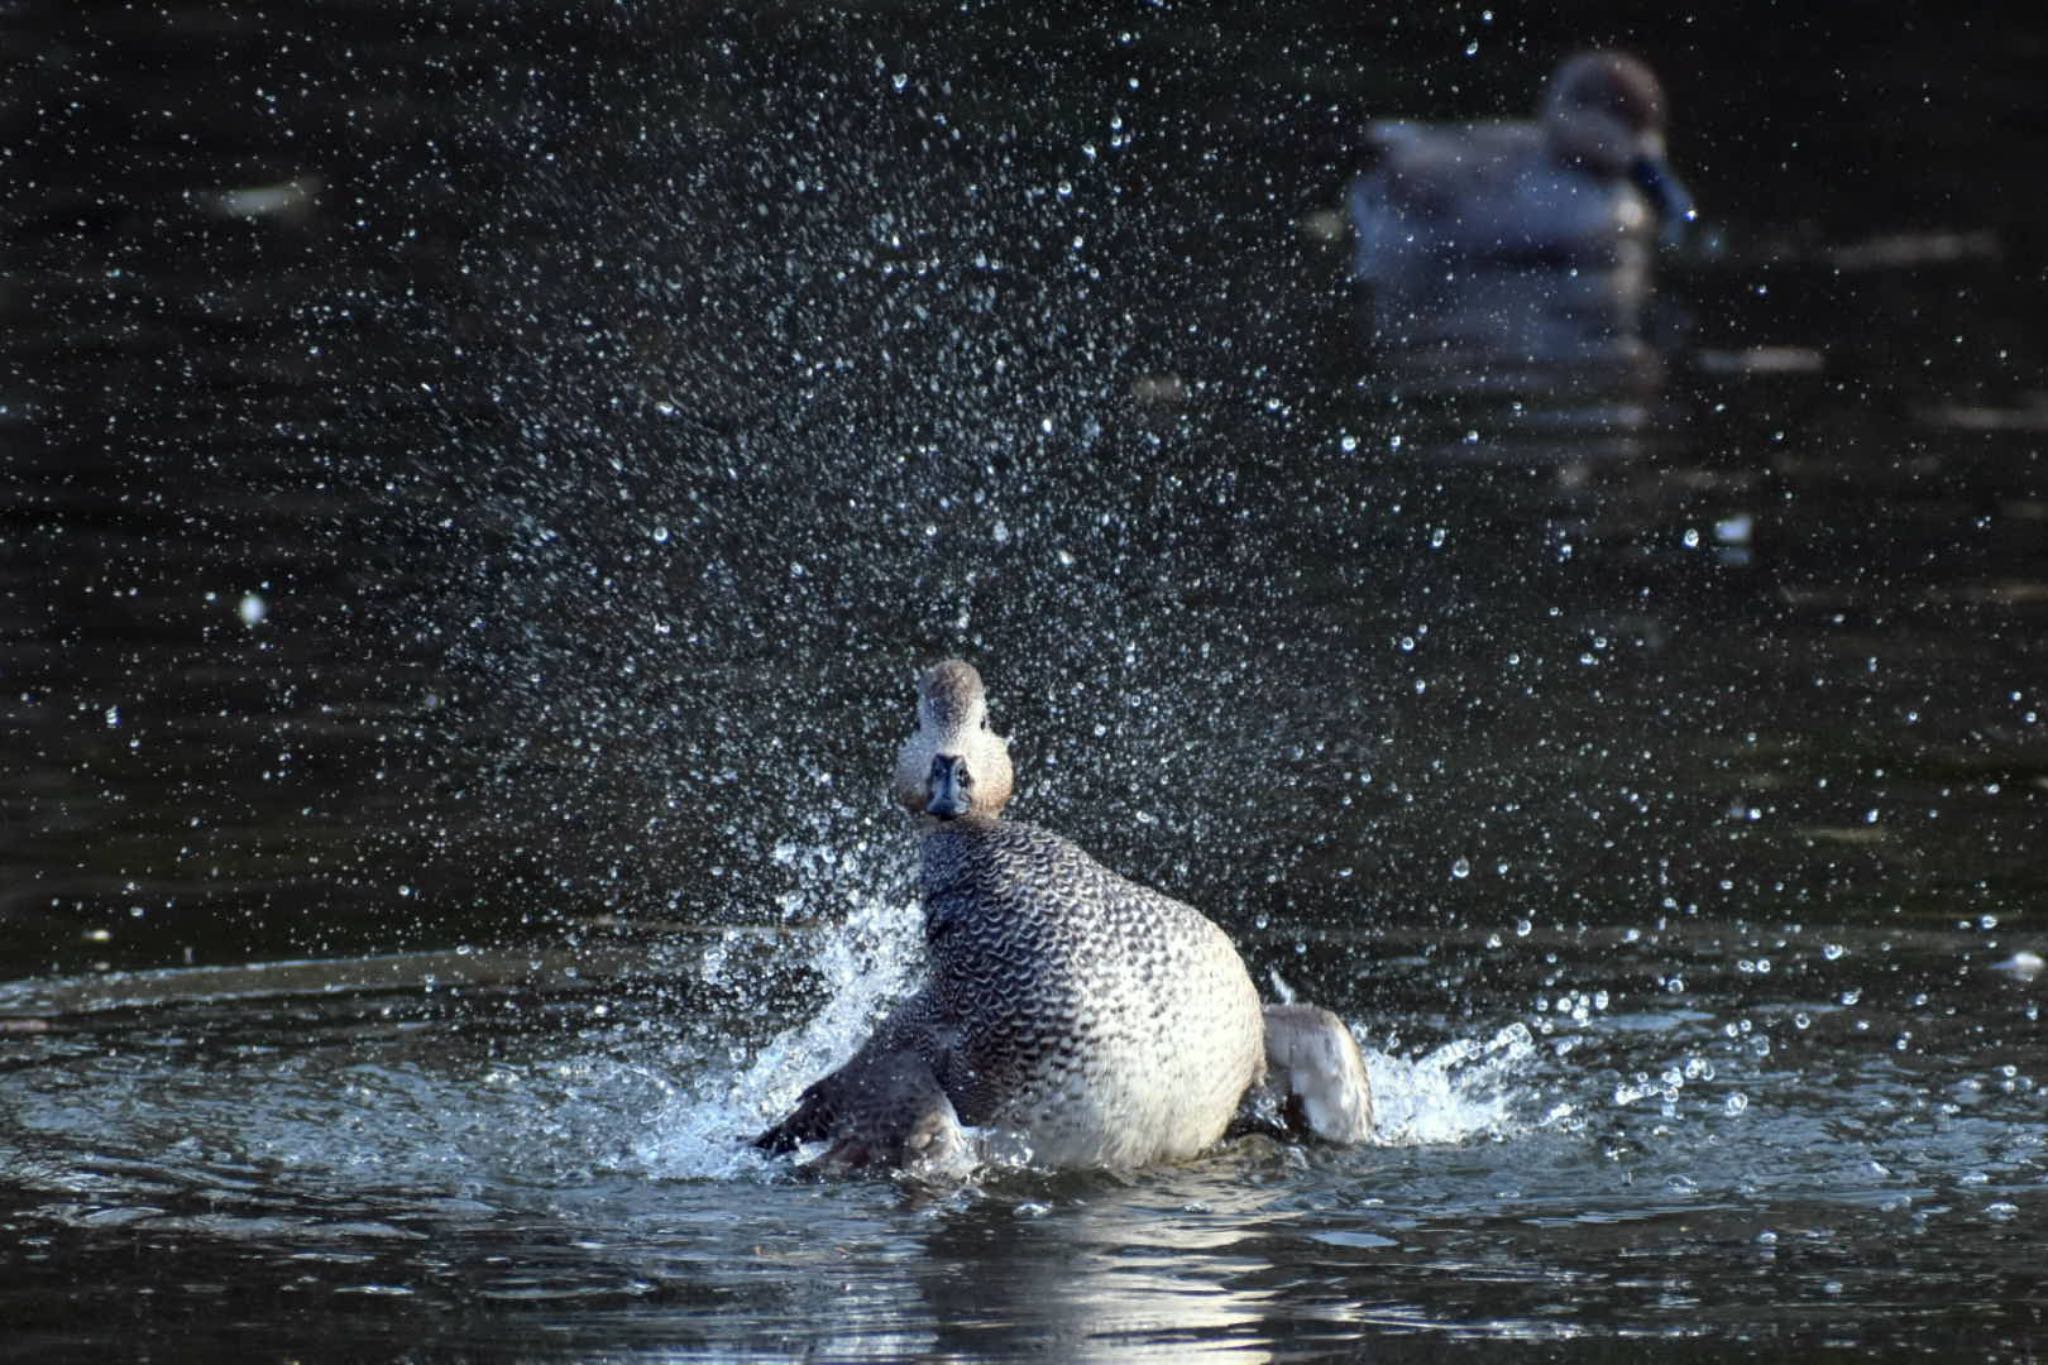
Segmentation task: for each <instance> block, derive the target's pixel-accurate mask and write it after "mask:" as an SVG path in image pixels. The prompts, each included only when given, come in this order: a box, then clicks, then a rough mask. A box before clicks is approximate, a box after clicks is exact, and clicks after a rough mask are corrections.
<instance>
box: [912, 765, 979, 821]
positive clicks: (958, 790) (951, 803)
mask: <svg viewBox="0 0 2048 1365" xmlns="http://www.w3.org/2000/svg"><path fill="white" fill-rule="evenodd" d="M972 787H973V779H972V778H971V777H969V776H968V774H967V760H966V759H964V758H959V757H956V756H953V755H949V754H940V755H939V756H938V757H937V758H934V759H933V760H932V771H931V776H930V777H929V778H927V779H926V781H925V800H924V813H925V814H926V815H929V816H931V817H933V818H934V819H937V820H957V819H959V818H960V817H961V816H963V815H965V814H967V812H968V811H969V810H972V809H973V808H974V795H973V792H972Z"/></svg>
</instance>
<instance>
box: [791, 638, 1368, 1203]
mask: <svg viewBox="0 0 2048 1365" xmlns="http://www.w3.org/2000/svg"><path fill="white" fill-rule="evenodd" d="M1012 785H1013V773H1012V768H1011V764H1010V754H1009V746H1008V745H1007V744H1006V743H1005V741H1004V740H1003V739H1002V737H1001V736H999V735H997V734H996V733H995V732H994V731H993V730H992V729H991V728H990V726H989V719H988V699H987V696H986V693H985V692H984V690H983V686H982V680H981V675H980V674H979V673H978V672H976V671H975V669H974V668H973V666H972V665H970V664H967V663H965V662H962V661H960V660H957V659H954V660H948V661H946V662H945V663H941V664H939V665H938V666H937V667H935V668H932V669H930V670H929V671H927V672H926V673H925V674H924V675H923V677H922V679H921V680H920V683H919V689H918V715H917V730H916V732H915V733H913V734H912V735H911V736H910V738H909V739H908V740H907V741H906V742H905V743H904V745H903V748H902V750H901V752H900V754H899V756H898V759H897V765H896V774H895V780H894V782H893V784H892V786H893V793H894V795H895V798H896V800H897V801H898V802H900V803H901V804H902V805H903V806H904V808H905V809H906V810H908V811H909V812H910V813H911V815H912V816H913V817H914V818H915V820H916V821H917V823H918V825H919V827H920V830H921V832H922V860H923V867H922V875H921V890H922V896H923V902H924V932H925V941H926V945H927V949H928V955H929V958H930V976H929V979H928V980H927V981H926V982H925V984H924V986H923V988H922V989H920V990H919V991H917V992H916V993H915V994H914V995H912V996H911V997H910V998H909V999H908V1000H905V1001H904V1002H903V1003H902V1004H900V1005H899V1006H897V1007H896V1009H895V1010H894V1011H893V1012H892V1013H890V1014H889V1015H888V1016H887V1017H886V1018H885V1019H884V1021H883V1022H882V1024H881V1025H880V1027H878V1028H877V1029H876V1030H875V1032H874V1034H873V1036H871V1037H870V1038H869V1039H868V1040H867V1041H866V1042H865V1043H864V1044H862V1046H861V1047H860V1049H859V1050H858V1051H857V1052H856V1053H855V1054H854V1056H853V1058H852V1059H851V1060H850V1061H848V1062H847V1063H846V1064H845V1065H844V1066H842V1067H840V1068H839V1069H838V1070H837V1071H834V1072H832V1073H831V1074H830V1075H828V1076H826V1077H824V1078H823V1079H822V1080H819V1081H817V1082H815V1083H814V1084H812V1085H811V1086H810V1087H809V1088H808V1089H806V1090H805V1091H804V1093H803V1095H802V1097H801V1098H800V1099H799V1101H798V1103H797V1106H796V1108H795V1110H794V1111H793V1112H792V1113H791V1114H790V1115H789V1116H788V1117H786V1118H784V1119H783V1120H782V1121H781V1122H780V1123H778V1124H776V1125H775V1126H774V1127H772V1128H770V1129H769V1130H768V1131H767V1132H765V1133H763V1134H761V1135H760V1136H759V1137H758V1138H756V1139H755V1143H756V1145H757V1146H759V1147H762V1148H764V1149H766V1150H768V1151H771V1152H778V1153H781V1152H791V1151H794V1150H796V1149H797V1148H799V1147H800V1146H803V1145H805V1144H809V1143H814V1142H824V1143H827V1144H829V1145H828V1147H827V1149H826V1151H825V1154H824V1156H823V1157H822V1158H821V1160H822V1161H823V1162H824V1163H825V1164H827V1165H831V1166H837V1167H862V1166H875V1167H883V1168H908V1169H910V1170H912V1171H915V1172H934V1171H937V1172H945V1171H952V1170H957V1169H959V1168H961V1167H967V1166H971V1165H972V1164H973V1163H974V1161H975V1155H974V1153H975V1144H974V1143H973V1142H972V1141H971V1140H970V1138H969V1136H968V1134H967V1133H966V1132H965V1131H964V1130H965V1129H966V1128H969V1127H972V1128H976V1129H986V1130H990V1131H992V1132H997V1133H1002V1134H1005V1135H1008V1136H1010V1137H1013V1138H1014V1139H1016V1140H1018V1141H1021V1143H1022V1144H1023V1145H1024V1146H1025V1148H1026V1149H1027V1150H1028V1154H1029V1160H1030V1161H1031V1163H1032V1164H1034V1165H1038V1166H1042V1167H1056V1168H1074V1167H1111V1168H1128V1167H1135V1166H1142V1165H1148V1164H1151V1163H1154V1162H1161V1161H1173V1160H1178V1159H1182V1158H1186V1157H1191V1156H1194V1155H1196V1154H1197V1153H1199V1152H1201V1151H1203V1150H1204V1149H1206V1148H1208V1147H1210V1146H1211V1145H1213V1144H1214V1143H1215V1142H1217V1141H1218V1140H1219V1139H1220V1138H1221V1137H1222V1136H1223V1135H1224V1133H1225V1130H1226V1129H1228V1128H1230V1127H1231V1125H1232V1123H1233V1121H1235V1120H1238V1119H1239V1118H1240V1116H1241V1115H1245V1114H1248V1113H1249V1112H1250V1111H1252V1110H1253V1109H1258V1110H1260V1111H1261V1112H1267V1113H1272V1112H1277V1113H1278V1114H1280V1115H1281V1116H1282V1118H1283V1120H1284V1121H1285V1122H1287V1123H1289V1124H1291V1125H1292V1126H1293V1127H1294V1128H1295V1129H1296V1130H1298V1131H1304V1132H1307V1133H1310V1134H1313V1135H1315V1136H1317V1137H1320V1138H1322V1139H1324V1140H1326V1141H1329V1142H1334V1143H1356V1142H1360V1141H1363V1140H1364V1139H1365V1138H1366V1137H1368V1136H1369V1135H1370V1133H1371V1130H1372V1096H1371V1092H1370V1089H1369V1088H1368V1085H1367V1081H1366V1075H1365V1068H1364V1065H1363V1062H1362V1060H1361V1059H1360V1056H1359V1052H1358V1045H1357V1043H1356V1042H1355V1041H1354V1040H1353V1038H1352V1036H1351V1033H1350V1030H1349V1029H1347V1028H1346V1027H1345V1026H1344V1024H1343V1022H1342V1021H1341V1020H1339V1019H1338V1018H1337V1017H1336V1016H1335V1015H1334V1014H1331V1013H1330V1012H1329V1011H1327V1010H1323V1009H1318V1008H1316V1007H1314V1006H1305V1005H1264V1006H1262V1005H1261V1004H1260V1002H1259V998H1258V993H1257V991H1256V990H1255V989H1254V987H1253V985H1252V981H1251V977H1250V975H1249V974H1248V973H1247V972H1246V970H1245V966H1244V961H1243V959H1242V958H1240V957H1239V956H1238V953H1237V949H1236V948H1235V947H1234V946H1233V945H1232V944H1231V941H1230V939H1229V937H1228V936H1227V935H1226V934H1225V933H1224V932H1223V930H1222V929H1220V928H1218V927H1217V926H1216V925H1215V924H1214V923H1212V922H1211V921H1210V920H1209V919H1207V918H1206V917H1204V916H1203V915H1202V914H1201V913H1199V912H1198V911H1196V910H1195V909H1194V908H1192V907H1191V906H1188V905H1185V904H1183V903H1181V902H1180V901H1177V900H1174V899H1172V898H1171V897H1168V896H1165V895H1162V894H1161V893H1159V892H1157V891H1154V890H1152V889H1151V888H1150V887H1146V886H1141V885H1139V884H1138V883H1136V882H1132V881H1129V880H1127V879H1126V878H1124V877H1121V876H1118V875H1117V874H1116V873H1114V872H1112V871H1110V870H1109V869H1108V868H1106V867H1104V866H1102V864H1100V863H1098V862H1096V861H1095V860H1094V859H1093V858H1091V857H1090V856H1088V854H1086V853H1084V852H1082V851H1081V849H1079V848H1078V847H1076V846H1075V845H1074V844H1072V843H1070V842H1069V841H1068V840H1066V839H1063V838H1061V837H1060V836H1059V835H1057V834H1054V833H1052V832H1050V831H1048V830H1044V829H1040V828H1038V827H1037V826H1034V825H1029V824H1025V823H1022V822H1019V821H1014V820H1004V819H1001V818H1000V817H1001V814H1002V811H1003V808H1004V806H1005V805H1006V804H1007V803H1008V801H1009V799H1010V793H1011V788H1012Z"/></svg>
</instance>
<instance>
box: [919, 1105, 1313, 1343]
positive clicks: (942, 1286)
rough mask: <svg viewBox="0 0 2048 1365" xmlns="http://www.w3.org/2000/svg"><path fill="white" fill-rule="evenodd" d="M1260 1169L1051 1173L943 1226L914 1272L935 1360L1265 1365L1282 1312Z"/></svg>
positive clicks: (1274, 1215) (1221, 1164) (1231, 1164)
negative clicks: (1194, 1360)
mask: <svg viewBox="0 0 2048 1365" xmlns="http://www.w3.org/2000/svg"><path fill="white" fill-rule="evenodd" d="M1247 1147H1248V1148H1249V1149H1250V1150H1252V1151H1254V1152H1269V1150H1270V1151H1277V1149H1268V1148H1267V1146H1266V1145H1265V1144H1261V1143H1256V1142H1254V1143H1250V1144H1247ZM1266 1159H1267V1160H1268V1161H1275V1160H1277V1159H1278V1158H1277V1157H1273V1156H1270V1155H1269V1156H1268V1157H1267V1158H1266ZM1259 1164H1260V1162H1259V1160H1258V1159H1257V1158H1254V1157H1247V1158H1245V1160H1244V1163H1243V1164H1241V1163H1240V1162H1239V1161H1234V1160H1229V1159H1212V1160H1211V1161H1207V1162H1203V1163H1200V1164H1198V1165H1196V1166H1189V1167H1182V1168H1180V1169H1179V1170H1177V1171H1175V1172H1172V1173H1170V1174H1168V1175H1165V1176H1162V1175H1161V1173H1160V1172H1158V1171H1154V1172H1152V1173H1151V1176H1150V1177H1149V1178H1148V1179H1147V1180H1145V1181H1144V1182H1143V1183H1126V1182H1125V1181H1123V1180H1122V1179H1120V1178H1119V1177H1115V1176H1106V1175H1099V1174H1091V1175H1087V1176H1072V1177H1062V1178H1060V1179H1059V1180H1057V1181H1053V1182H1049V1183H1047V1184H1045V1185H1043V1186H1041V1187H1039V1188H1036V1189H1033V1190H1031V1191H1030V1192H1029V1195H1030V1197H1029V1198H1028V1199H1027V1200H1025V1201H1023V1202H1017V1201H1015V1200H1013V1199H1010V1198H1001V1197H999V1198H991V1199H987V1200H985V1201H977V1203H976V1205H975V1206H974V1207H972V1208H971V1209H966V1210H955V1211H951V1212H949V1213H948V1214H946V1215H944V1216H942V1217H941V1218H940V1219H939V1220H938V1221H937V1223H936V1225H935V1227H934V1229H933V1231H932V1234H931V1238H930V1242H929V1244H928V1246H927V1254H926V1255H925V1256H924V1257H923V1258H922V1262H921V1264H922V1267H923V1268H922V1269H921V1271H920V1272H919V1277H920V1287H921V1288H922V1290H923V1292H924V1296H925V1298H926V1301H927V1302H928V1304H929V1305H930V1307H931V1309H932V1316H933V1318H934V1320H935V1321H936V1322H937V1323H938V1324H939V1325H940V1327H939V1340H938V1350H939V1353H940V1354H941V1355H942V1356H943V1355H951V1354H958V1355H961V1356H970V1355H971V1356H979V1355H983V1354H986V1353H987V1352H988V1351H990V1350H991V1349H1000V1350H1001V1351H1002V1352H1004V1353H1006V1354H1008V1353H1020V1352H1021V1353H1022V1354H1025V1355H1039V1354H1042V1355H1046V1356H1049V1357H1052V1358H1056V1359H1061V1360H1078V1359H1099V1358H1103V1357H1105V1356H1112V1355H1113V1356H1114V1357H1115V1358H1117V1359H1119V1360H1123V1359H1157V1360H1185V1359H1188V1358H1189V1357H1191V1356H1196V1355H1215V1354H1228V1355H1230V1356H1231V1357H1232V1358H1234V1359H1238V1360H1251V1361H1257V1360H1266V1359H1271V1358H1272V1356H1273V1352H1272V1347H1273V1344H1274V1341H1275V1322H1274V1319H1275V1317H1276V1315H1278V1314H1280V1313H1281V1312H1283V1311H1284V1310H1283V1309H1281V1308H1280V1307H1279V1305H1277V1304H1276V1302H1275V1295H1276V1290H1275V1289H1274V1288H1273V1287H1272V1286H1271V1285H1270V1283H1269V1282H1268V1281H1269V1279H1270V1269H1271V1267H1270V1260H1269V1252H1270V1248H1269V1247H1267V1246H1266V1245H1265V1243H1264V1241H1263V1240H1262V1236H1261V1229H1262V1228H1263V1227H1264V1226H1265V1225H1266V1224H1267V1223H1268V1222H1269V1221H1270V1220H1274V1219H1278V1220H1280V1221H1282V1222H1284V1221H1286V1219H1287V1218H1288V1217H1289V1215H1287V1214H1286V1213H1284V1212H1283V1211H1281V1210H1280V1209H1278V1208H1276V1207H1275V1205H1276V1201H1277V1200H1279V1198H1280V1197H1281V1195H1280V1190H1281V1187H1280V1186H1278V1185H1275V1184H1273V1183H1272V1182H1271V1181H1268V1180H1262V1179H1258V1178H1257V1173H1256V1171H1255V1170H1253V1169H1249V1168H1250V1167H1257V1166H1258V1165H1259ZM1269 1174H1277V1172H1269ZM1040 1201H1042V1202H1040Z"/></svg>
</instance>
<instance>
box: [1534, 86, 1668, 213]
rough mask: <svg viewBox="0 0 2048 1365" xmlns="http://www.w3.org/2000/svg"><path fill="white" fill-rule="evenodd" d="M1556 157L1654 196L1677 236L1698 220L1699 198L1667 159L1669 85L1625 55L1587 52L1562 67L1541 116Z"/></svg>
mask: <svg viewBox="0 0 2048 1365" xmlns="http://www.w3.org/2000/svg"><path fill="white" fill-rule="evenodd" d="M1538 118H1539V120H1540V122H1541V123H1542V125H1543V138H1544V143H1545V145H1546V146H1547V147H1548V148H1549V150H1550V155H1551V157H1552V159H1554V160H1555V161H1557V162H1558V163H1560V164H1561V165H1566V166H1573V167H1577V168H1579V169H1581V170H1584V171H1586V172H1587V173H1588V174H1591V175H1595V176H1600V177H1603V178H1608V179H1614V180H1624V179H1625V180H1630V181H1633V182H1634V183H1635V185H1636V187H1637V188H1638V189H1640V190H1642V191H1643V193H1644V194H1646V195H1648V196H1649V199H1650V202H1651V204H1653V205H1654V206H1655V207H1656V209H1657V213H1658V216H1659V217H1661V218H1662V219H1663V221H1664V224H1665V229H1666V236H1667V237H1669V236H1670V235H1672V234H1673V233H1674V232H1675V231H1677V230H1678V229H1680V228H1681V227H1682V226H1683V225H1684V224H1685V223H1687V222H1689V221H1690V220H1691V219H1692V217H1693V204H1692V196H1691V195H1690V194H1689V193H1687V192H1686V188H1685V185H1684V183H1683V182H1682V181H1680V180H1679V178H1678V177H1677V176H1676V175H1674V174H1672V171H1671V166H1670V163H1669V162H1667V161H1666V160H1665V158H1664V88H1663V86H1661V85H1659V84H1658V83H1657V77H1656V74H1655V73H1654V72H1652V71H1651V70H1650V68H1649V67H1648V66H1645V65H1644V64H1643V63H1642V62H1640V61H1638V60H1637V59H1636V58H1634V57H1631V56H1628V55H1627V54H1626V53H1621V52H1581V53H1580V54H1579V55H1578V56H1576V57H1573V58H1571V59H1570V60H1569V61H1567V62H1565V64H1564V65H1563V66H1560V67H1559V68H1558V69H1557V74H1556V75H1554V76H1552V77H1551V78H1550V87H1549V89H1548V90H1546V91H1545V92H1544V95H1543V107H1542V109H1541V110H1540V111H1539V113H1538Z"/></svg>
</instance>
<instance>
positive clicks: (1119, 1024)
mask: <svg viewBox="0 0 2048 1365" xmlns="http://www.w3.org/2000/svg"><path fill="white" fill-rule="evenodd" d="M923 891H924V907H925V935H926V940H927V944H928V947H929V951H930V956H931V966H932V971H931V980H930V983H929V985H928V986H927V988H926V990H925V991H924V992H923V995H922V999H921V1001H920V1004H921V1005H922V1011H921V1012H922V1013H923V1014H924V1015H925V1019H926V1027H927V1029H928V1030H929V1036H930V1040H931V1046H932V1055H933V1057H934V1061H935V1070H936V1071H937V1072H938V1074H939V1079H940V1082H941V1083H942V1084H943V1085H944V1087H945V1090H946V1092H947V1094H949V1095H950V1096H952V1097H953V1100H954V1103H955V1105H956V1107H957V1108H958V1110H959V1114H960V1119H961V1121H962V1122H964V1123H967V1124H974V1125H990V1126H994V1127H997V1128H1001V1129H1005V1130H1008V1131H1011V1132H1014V1133H1016V1134H1018V1135H1019V1136H1021V1137H1022V1138H1023V1139H1024V1140H1025V1141H1026V1142H1027V1143H1029V1145H1030V1147H1031V1150H1032V1159H1033V1160H1034V1161H1035V1162H1037V1163H1039V1164H1043V1165H1053V1166H1084V1165H1107V1166H1135V1165H1141V1164H1144V1163H1146V1162H1150V1161H1155V1160H1161V1159H1169V1160H1170V1159H1174V1158H1179V1157H1186V1156H1192V1155H1193V1154H1195V1153H1197V1152H1199V1151H1201V1150H1202V1149H1204V1148H1206V1147H1208V1146H1209V1145H1210V1144H1212V1143H1214V1142H1215V1141H1216V1140H1217V1139H1218V1138H1220V1137H1221V1136H1222V1134H1223V1131H1224V1128H1225V1127H1226V1126H1227V1125H1228V1124H1229V1122H1230V1120H1231V1118H1232V1116H1233V1115H1234V1114H1235V1112H1236V1109H1237V1105H1238V1101H1239V1100H1240V1099H1241V1098H1242V1096H1243V1095H1244V1093H1245V1091H1246V1089H1247V1088H1249V1087H1250V1086H1251V1085H1253V1084H1254V1083H1256V1082H1257V1081H1258V1080H1259V1079H1260V1078H1261V1076H1262V1075H1263V1073H1264V1068H1265V1058H1264V1043H1263V1037H1264V1033H1263V1029H1264V1025H1263V1022H1262V1019H1261V1014H1260V1005H1259V1000H1258V994H1257V992H1256V990H1255V989H1254V988H1253V986H1252V982H1251V978H1250V976H1249V974H1248V973H1247V972H1246V971H1245V967H1244V962H1243V960H1242V959H1241V958H1239V956H1238V954H1237V950H1236V948H1234V947H1233V946H1232V945H1231V943H1230V940H1229V938H1228V937H1227V936H1226V935H1225V934H1224V933H1223V931H1222V930H1221V929H1219V928H1218V927H1217V926H1216V925H1215V924H1213V923H1212V922H1210V921H1209V920H1208V919H1207V918H1206V917H1204V916H1203V915H1202V914H1200V913H1199V912H1198V911H1196V910H1195V909H1193V908H1192V907H1191V906H1188V905H1184V904H1182V903H1181V902H1179V901H1176V900H1174V899H1172V898H1171V897H1169V896H1165V895H1162V894H1160V893H1159V892H1157V891H1154V890H1152V889H1150V888H1149V887H1144V886H1140V885H1138V884H1137V883H1135V882H1132V881H1129V880H1126V879H1125V878H1123V877H1120V876H1118V875H1117V874H1115V873H1114V872H1111V871H1110V870H1109V869H1107V868H1105V867H1103V866H1102V865H1101V864H1100V863H1098V862H1096V861H1095V860H1094V859H1093V858H1091V857H1089V856H1088V855H1087V854H1086V853H1084V852H1082V851H1081V849H1079V848H1078V847H1076V846H1075V845H1074V844H1072V843H1070V842H1069V841H1067V840H1066V839H1063V838H1061V837H1060V836H1058V835H1056V834H1053V833H1051V832H1049V831H1046V830H1043V829H1039V828H1037V827H1035V826H1032V825H1028V824H1020V823H1015V822H1009V821H1003V822H996V821H981V820H975V821H958V822H954V823H952V824H948V825H943V826H940V827H938V828H937V829H935V830H933V831H932V832H931V833H929V834H928V835H926V837H925V840H924V848H923Z"/></svg>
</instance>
